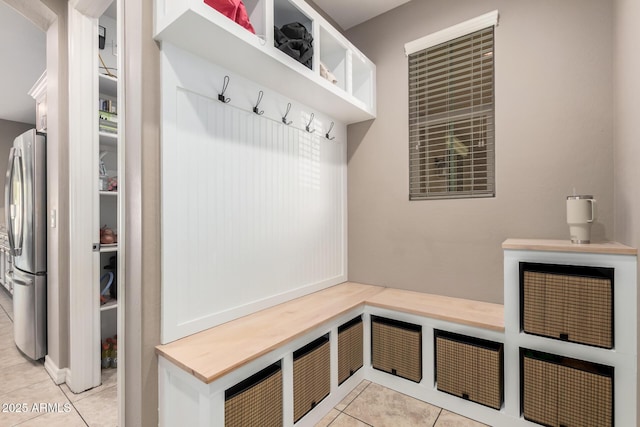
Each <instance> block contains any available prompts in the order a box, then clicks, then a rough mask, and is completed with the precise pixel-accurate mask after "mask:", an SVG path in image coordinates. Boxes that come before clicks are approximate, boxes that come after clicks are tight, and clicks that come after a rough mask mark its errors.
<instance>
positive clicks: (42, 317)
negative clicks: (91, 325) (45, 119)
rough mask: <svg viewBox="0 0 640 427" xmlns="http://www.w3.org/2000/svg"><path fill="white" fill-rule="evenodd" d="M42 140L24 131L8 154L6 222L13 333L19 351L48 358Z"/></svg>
mask: <svg viewBox="0 0 640 427" xmlns="http://www.w3.org/2000/svg"><path fill="white" fill-rule="evenodd" d="M45 144H46V142H45V136H44V134H41V133H38V132H36V130H35V129H32V130H29V131H27V132H25V133H23V134H22V135H20V136H18V137H17V138H16V139H15V140H14V142H13V148H11V151H10V153H9V165H8V167H7V179H6V181H5V216H6V222H7V235H8V237H9V246H10V251H11V255H13V257H14V261H13V330H14V337H15V342H16V345H17V346H18V348H19V349H20V350H21V351H22V352H23V353H24V354H25V355H27V356H29V357H30V358H32V359H34V360H37V359H40V358H42V357H44V356H45V355H46V354H47V228H46V226H47V193H46V183H47V180H46V176H47V174H46V156H45V154H46V147H45Z"/></svg>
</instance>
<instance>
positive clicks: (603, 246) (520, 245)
mask: <svg viewBox="0 0 640 427" xmlns="http://www.w3.org/2000/svg"><path fill="white" fill-rule="evenodd" d="M502 249H515V250H529V251H551V252H582V253H592V254H612V255H637V254H638V250H637V249H636V248H632V247H630V246H626V245H623V244H622V243H618V242H600V243H596V242H594V243H586V244H576V243H571V241H570V240H539V239H507V240H505V241H504V242H503V243H502Z"/></svg>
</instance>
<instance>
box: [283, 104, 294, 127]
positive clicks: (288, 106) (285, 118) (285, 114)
mask: <svg viewBox="0 0 640 427" xmlns="http://www.w3.org/2000/svg"><path fill="white" fill-rule="evenodd" d="M289 111H291V103H290V102H289V103H288V104H287V112H286V113H284V116H282V123H284V124H285V125H287V126H289V125H290V124H291V123H293V121H289V122H288V121H287V116H288V115H289Z"/></svg>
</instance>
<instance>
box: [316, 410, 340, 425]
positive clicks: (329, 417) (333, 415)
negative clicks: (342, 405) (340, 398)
mask: <svg viewBox="0 0 640 427" xmlns="http://www.w3.org/2000/svg"><path fill="white" fill-rule="evenodd" d="M338 415H340V411H338V410H337V409H335V408H334V409H332V410H331V411H329V413H328V414H327V415H325V416H324V417H323V418H322V419H321V420H320V421H319V422H318V423H317V424H316V425H315V427H327V426H328V425H329V424H331V423H332V422H333V420H335V419H336V417H337V416H338Z"/></svg>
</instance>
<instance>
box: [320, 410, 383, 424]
mask: <svg viewBox="0 0 640 427" xmlns="http://www.w3.org/2000/svg"><path fill="white" fill-rule="evenodd" d="M329 427H370V424H367V423H364V422H362V421H360V420H358V419H356V418H353V417H351V416H349V415H347V414H345V413H342V414H340V415H338V417H337V418H336V419H335V420H334V421H333V422H332V423H331V424H330V426H329ZM390 427H391V426H390Z"/></svg>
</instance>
